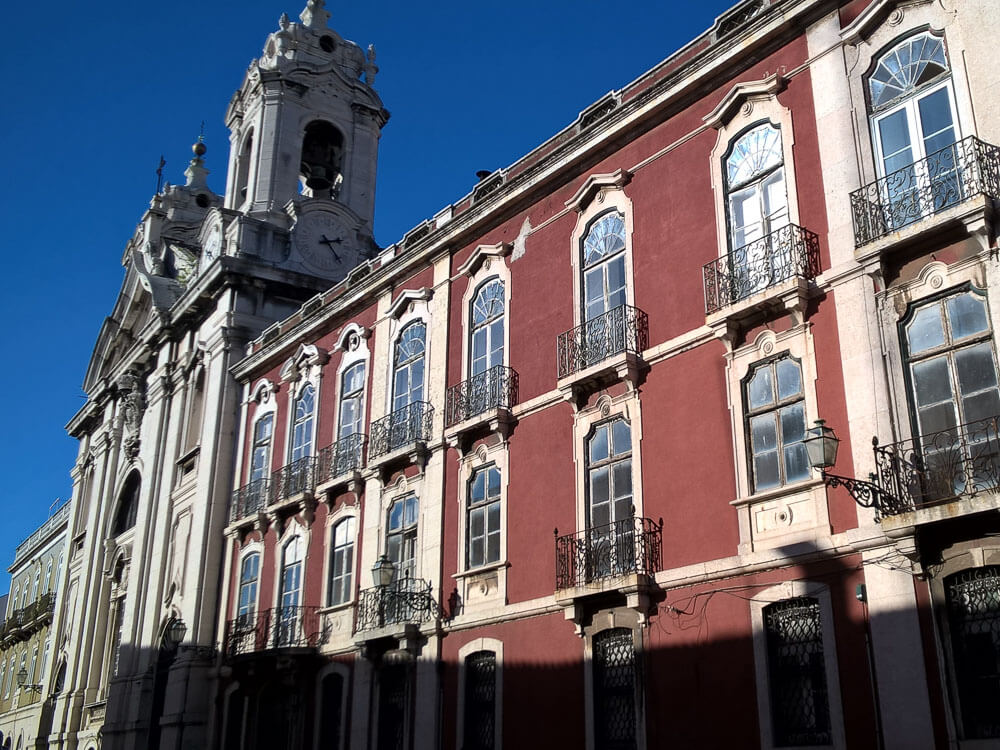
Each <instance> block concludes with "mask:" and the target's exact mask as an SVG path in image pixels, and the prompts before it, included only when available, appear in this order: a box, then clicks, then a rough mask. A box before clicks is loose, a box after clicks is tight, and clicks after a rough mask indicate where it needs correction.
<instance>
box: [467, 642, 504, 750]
mask: <svg viewBox="0 0 1000 750" xmlns="http://www.w3.org/2000/svg"><path fill="white" fill-rule="evenodd" d="M496 679H497V656H496V654H495V653H493V652H492V651H477V652H475V653H474V654H469V656H467V657H465V716H464V720H463V727H462V729H463V731H462V735H463V742H462V748H463V750H493V748H494V747H495V745H496V700H497V687H496Z"/></svg>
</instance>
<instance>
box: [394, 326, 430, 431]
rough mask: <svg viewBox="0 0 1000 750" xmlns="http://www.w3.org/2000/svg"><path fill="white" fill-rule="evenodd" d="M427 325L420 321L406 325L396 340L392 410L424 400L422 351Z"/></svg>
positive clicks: (423, 349)
mask: <svg viewBox="0 0 1000 750" xmlns="http://www.w3.org/2000/svg"><path fill="white" fill-rule="evenodd" d="M426 336H427V327H426V326H425V325H424V324H423V323H422V322H421V321H414V322H413V323H410V324H409V325H408V326H406V327H405V328H404V329H403V330H402V331H401V332H400V334H399V338H398V339H397V340H396V351H395V356H394V358H393V365H394V372H393V378H392V410H393V411H397V410H399V409H403V408H405V407H407V406H409V405H410V404H413V403H416V402H418V401H423V400H424V351H425V344H426Z"/></svg>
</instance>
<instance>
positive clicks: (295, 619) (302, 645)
mask: <svg viewBox="0 0 1000 750" xmlns="http://www.w3.org/2000/svg"><path fill="white" fill-rule="evenodd" d="M321 623H322V618H321V616H320V613H319V607H307V606H300V605H288V606H281V607H274V608H273V609H266V610H262V611H254V610H253V609H249V610H247V611H245V612H243V613H241V614H239V615H238V616H237V617H235V618H233V619H232V620H230V621H229V622H228V623H226V635H225V655H226V657H227V658H229V659H232V658H235V657H239V656H246V655H250V654H258V653H262V652H269V651H274V650H278V649H309V650H312V649H316V648H318V647H319V646H320V645H322V644H323V643H324V642H325V640H326V637H325V634H324V633H323V629H322V627H321Z"/></svg>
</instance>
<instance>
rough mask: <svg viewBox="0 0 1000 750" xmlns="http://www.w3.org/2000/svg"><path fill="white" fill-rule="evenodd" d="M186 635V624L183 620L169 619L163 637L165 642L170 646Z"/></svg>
mask: <svg viewBox="0 0 1000 750" xmlns="http://www.w3.org/2000/svg"><path fill="white" fill-rule="evenodd" d="M185 635H187V625H185V624H184V621H183V620H176V619H175V620H171V621H170V624H169V625H167V632H166V633H165V634H164V638H165V640H166V642H167V643H169V644H170V645H171V646H176V645H178V644H179V643H181V642H182V641H183V640H184V636H185Z"/></svg>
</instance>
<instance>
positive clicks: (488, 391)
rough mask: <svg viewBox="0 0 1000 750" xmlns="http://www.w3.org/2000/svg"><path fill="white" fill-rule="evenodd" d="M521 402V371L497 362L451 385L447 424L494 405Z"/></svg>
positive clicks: (497, 407)
mask: <svg viewBox="0 0 1000 750" xmlns="http://www.w3.org/2000/svg"><path fill="white" fill-rule="evenodd" d="M516 403H517V371H516V370H514V369H513V368H510V367H504V366H503V365H497V366H496V367H491V368H490V369H489V370H486V371H484V372H481V373H479V374H478V375H473V376H472V377H471V378H469V379H468V380H463V381H462V382H461V383H459V384H458V385H453V386H452V387H451V388H449V389H448V400H447V401H446V403H445V412H444V413H445V421H444V423H445V427H451V426H452V425H454V424H458V423H459V422H464V421H465V420H467V419H472V418H473V417H475V416H477V415H479V414H482V413H483V412H486V411H490V410H492V409H510V408H511V407H512V406H513V405H514V404H516Z"/></svg>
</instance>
